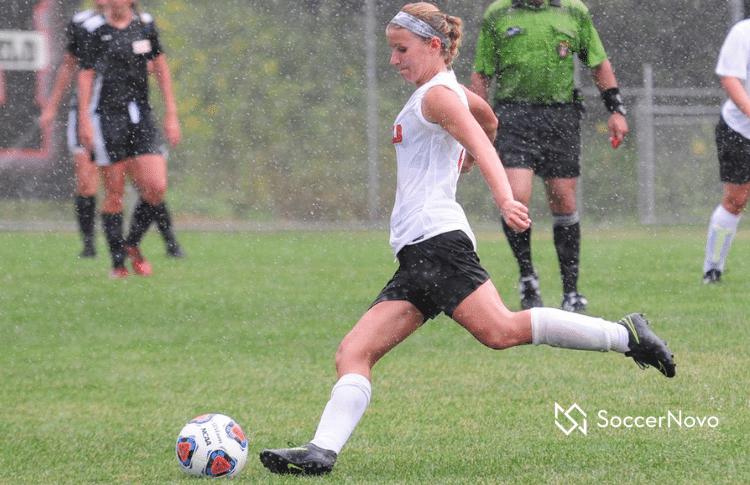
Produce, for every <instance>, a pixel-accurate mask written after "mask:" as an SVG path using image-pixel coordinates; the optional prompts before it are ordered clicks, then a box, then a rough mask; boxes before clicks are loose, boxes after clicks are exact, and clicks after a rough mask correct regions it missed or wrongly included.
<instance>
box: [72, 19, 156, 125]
mask: <svg viewBox="0 0 750 485" xmlns="http://www.w3.org/2000/svg"><path fill="white" fill-rule="evenodd" d="M83 27H84V28H85V29H86V31H87V32H88V34H89V35H88V38H87V39H86V42H85V47H84V49H83V54H82V56H81V67H82V68H83V69H94V70H95V71H96V81H95V84H94V93H93V96H92V100H93V101H92V102H94V101H96V111H97V112H99V113H111V112H122V111H127V110H128V105H129V104H130V103H131V102H135V103H136V105H137V106H138V108H139V109H141V110H149V109H150V106H149V103H148V61H150V60H151V59H154V58H156V57H157V56H158V55H159V54H161V52H162V50H161V44H160V43H159V34H158V32H157V30H156V26H155V25H154V20H153V17H151V15H149V14H147V13H141V14H140V15H137V14H134V15H133V19H132V20H131V22H130V24H128V26H127V27H125V28H124V29H117V28H115V27H113V26H111V25H109V24H108V23H107V22H106V20H105V19H104V18H103V17H101V16H98V17H92V18H90V19H88V20H86V21H85V22H84V23H83Z"/></svg>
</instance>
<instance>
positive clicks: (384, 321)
mask: <svg viewBox="0 0 750 485" xmlns="http://www.w3.org/2000/svg"><path fill="white" fill-rule="evenodd" d="M461 23H462V22H461V19H459V18H457V17H453V16H450V15H446V14H445V13H443V12H441V11H440V10H439V9H438V8H437V7H435V6H434V5H432V4H429V3H425V2H420V3H412V4H407V5H406V6H404V7H403V8H402V9H401V11H400V12H399V13H398V14H397V15H396V16H395V17H394V18H393V20H391V22H390V23H389V24H388V27H387V29H386V37H387V39H388V45H389V46H390V49H391V64H392V65H393V66H394V67H395V68H396V69H398V71H399V73H400V74H401V76H402V77H403V78H404V79H405V80H406V81H408V82H409V83H411V84H414V85H415V86H416V88H417V89H416V91H414V94H412V96H411V98H410V99H409V101H407V103H406V106H404V108H403V109H402V110H401V112H400V113H399V115H398V116H397V117H396V122H395V126H394V130H393V134H394V136H393V143H394V146H395V148H396V163H397V167H398V170H397V189H396V202H395V205H394V208H393V213H392V215H391V237H390V241H391V246H392V248H393V251H394V253H395V254H396V255H397V257H398V261H399V268H398V270H397V271H396V274H395V275H394V276H393V278H392V279H391V280H390V281H389V282H388V283H387V284H386V286H385V288H384V289H383V291H382V292H381V293H380V295H379V296H378V297H377V298H376V299H375V302H374V303H373V304H372V306H371V307H370V309H369V310H368V311H367V312H366V313H365V314H364V316H362V318H361V319H360V320H359V322H357V324H356V325H355V326H354V328H353V329H352V330H351V331H350V332H349V334H348V335H346V337H344V340H343V341H342V342H341V344H340V346H339V348H338V351H337V353H336V369H337V372H338V377H339V379H338V382H336V384H335V385H334V387H333V391H332V392H331V398H330V400H329V401H328V403H327V404H326V406H325V409H324V410H323V414H322V416H321V418H320V423H319V424H318V428H317V431H316V432H315V436H314V438H313V439H312V441H311V442H310V443H308V444H305V445H303V446H300V447H297V448H281V449H267V450H263V451H262V452H261V453H260V460H261V462H262V463H263V465H264V466H265V467H266V468H268V469H269V470H270V471H272V472H274V473H304V474H322V473H327V472H329V471H331V469H332V468H333V465H334V463H335V461H336V458H337V456H338V454H339V453H340V451H341V449H342V448H343V446H344V444H345V443H346V441H347V440H348V439H349V436H350V435H351V433H352V431H354V428H355V426H356V425H357V423H358V422H359V420H360V418H361V417H362V414H363V413H364V411H365V409H366V408H367V406H368V404H369V401H370V394H371V388H370V374H371V369H372V367H373V366H374V365H375V363H377V362H378V360H380V358H381V357H383V356H384V355H385V354H386V353H387V352H388V351H390V350H391V349H392V348H394V347H395V346H396V345H398V344H399V343H400V342H401V341H403V340H404V339H406V338H407V337H408V336H409V335H411V334H412V333H413V332H414V331H416V330H417V329H418V328H419V327H420V326H421V325H422V324H423V323H424V322H425V321H427V320H428V319H430V318H433V317H435V316H437V315H438V314H439V313H440V312H444V313H445V314H447V315H448V316H450V317H451V318H453V320H455V321H456V322H458V323H459V324H460V325H462V326H463V327H464V328H466V330H468V331H469V332H470V333H471V334H472V335H473V336H474V337H475V338H476V339H477V340H479V341H480V342H481V343H483V344H484V345H486V346H488V347H490V348H493V349H505V348H508V347H513V346H516V345H522V344H529V343H533V344H536V345H539V344H547V345H551V346H554V347H563V348H569V349H581V350H598V351H608V350H614V351H616V352H621V353H624V354H625V355H627V356H630V357H632V358H633V359H634V360H635V361H636V363H637V364H639V365H640V366H641V367H645V366H647V365H653V366H655V367H657V368H658V369H659V370H660V371H661V372H662V373H663V374H664V375H666V376H667V377H673V376H674V374H675V364H674V361H673V357H672V354H671V352H670V351H669V349H668V348H667V346H666V345H665V343H664V342H663V341H662V340H661V339H660V338H659V337H657V336H656V335H655V334H654V333H653V332H652V331H651V330H650V328H649V325H648V322H647V321H646V319H645V318H644V317H643V316H642V315H640V314H637V313H633V314H630V315H627V316H626V317H624V318H622V319H621V320H620V321H619V322H617V323H613V322H609V321H605V320H602V319H599V318H592V317H588V316H584V315H579V314H576V313H569V312H565V311H562V310H557V309H553V308H533V309H531V310H525V311H521V312H511V311H510V310H508V308H506V307H505V305H504V304H503V302H502V300H501V299H500V296H499V295H498V293H497V290H496V289H495V287H494V285H493V284H492V281H491V280H490V278H489V275H488V274H487V272H486V271H485V270H484V268H482V266H481V265H480V263H479V258H478V257H477V255H476V253H475V247H476V243H475V239H474V235H473V233H472V231H471V228H470V227H469V224H468V222H467V220H466V216H465V215H464V212H463V210H462V209H461V206H460V205H458V203H456V199H455V194H456V184H457V182H458V177H459V173H460V171H461V166H462V163H466V161H465V159H464V154H465V152H464V148H465V149H466V150H467V152H468V154H467V155H466V159H470V158H473V160H474V162H475V163H476V165H478V166H479V169H480V171H481V173H482V175H483V177H484V179H485V180H486V182H487V184H488V185H489V188H490V191H491V192H492V196H493V198H494V200H495V203H496V204H497V207H498V208H499V209H500V212H501V214H502V216H503V218H504V219H505V221H506V222H507V223H508V225H509V226H510V227H512V228H513V229H514V230H516V231H523V230H524V229H526V228H527V227H528V226H529V224H530V220H529V217H528V211H527V208H526V207H525V206H523V205H522V204H521V203H519V202H517V201H516V200H514V199H513V195H512V192H511V189H510V185H509V184H508V179H507V177H506V176H505V172H504V171H503V168H502V165H501V163H500V160H499V159H498V156H497V153H496V152H495V150H494V148H493V145H492V142H491V140H490V138H488V135H490V136H491V134H493V133H494V129H495V127H494V126H484V127H483V126H481V125H480V124H479V123H478V122H477V119H481V120H486V119H488V118H490V116H488V115H487V113H492V111H491V108H490V107H489V106H488V105H487V103H486V102H484V101H483V100H482V99H481V98H480V97H479V96H477V95H476V94H473V93H472V92H470V91H468V90H467V89H466V88H464V87H463V86H462V85H460V84H459V83H458V82H457V80H456V76H455V75H454V73H453V71H452V69H451V62H452V61H453V59H454V57H455V56H456V54H457V51H458V46H459V44H460V41H461ZM495 123H496V120H495Z"/></svg>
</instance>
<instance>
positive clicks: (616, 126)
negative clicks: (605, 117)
mask: <svg viewBox="0 0 750 485" xmlns="http://www.w3.org/2000/svg"><path fill="white" fill-rule="evenodd" d="M607 129H608V130H609V141H610V143H612V148H617V147H618V146H620V144H621V143H622V141H623V140H624V139H625V135H627V134H628V131H629V129H628V120H626V119H625V117H624V116H623V115H621V114H620V113H612V115H611V116H610V117H609V121H607Z"/></svg>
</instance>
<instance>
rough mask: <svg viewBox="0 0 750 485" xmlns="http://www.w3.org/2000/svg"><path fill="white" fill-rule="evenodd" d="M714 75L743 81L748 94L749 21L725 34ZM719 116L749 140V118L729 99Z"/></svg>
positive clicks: (742, 22)
mask: <svg viewBox="0 0 750 485" xmlns="http://www.w3.org/2000/svg"><path fill="white" fill-rule="evenodd" d="M716 74H718V75H719V76H730V77H736V78H738V79H741V80H743V81H744V85H745V91H747V92H749V93H750V19H748V20H742V21H740V22H738V23H736V24H735V25H734V27H732V29H731V30H730V31H729V34H727V38H726V39H724V44H723V45H722V46H721V52H720V53H719V61H718V62H717V64H716ZM721 116H722V118H724V121H726V123H727V125H729V127H730V128H731V129H733V130H734V131H736V132H737V133H739V134H741V135H742V136H744V137H745V138H750V118H748V117H747V116H746V115H745V113H743V112H742V111H740V109H739V108H738V107H737V105H736V104H734V102H733V101H732V100H731V99H727V100H726V102H724V105H723V106H722V107H721Z"/></svg>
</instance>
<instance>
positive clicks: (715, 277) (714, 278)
mask: <svg viewBox="0 0 750 485" xmlns="http://www.w3.org/2000/svg"><path fill="white" fill-rule="evenodd" d="M714 283H721V271H719V270H718V269H715V268H713V269H709V270H708V271H706V274H704V275H703V284H704V285H711V284H714Z"/></svg>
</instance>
